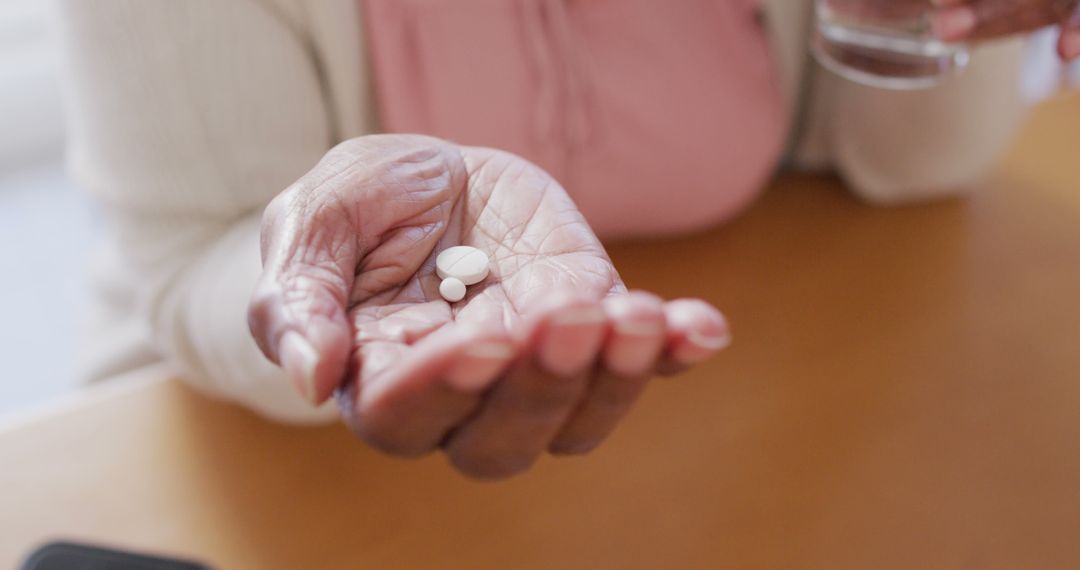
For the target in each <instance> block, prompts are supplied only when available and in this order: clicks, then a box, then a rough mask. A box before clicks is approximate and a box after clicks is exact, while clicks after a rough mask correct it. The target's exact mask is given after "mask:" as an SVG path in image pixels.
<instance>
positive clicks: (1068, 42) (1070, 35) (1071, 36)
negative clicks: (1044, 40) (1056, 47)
mask: <svg viewBox="0 0 1080 570" xmlns="http://www.w3.org/2000/svg"><path fill="white" fill-rule="evenodd" d="M1064 34H1065V35H1064V36H1063V37H1062V38H1061V57H1062V58H1064V59H1065V60H1066V61H1072V60H1074V59H1076V58H1077V57H1080V31H1068V32H1064Z"/></svg>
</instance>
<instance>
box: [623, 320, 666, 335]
mask: <svg viewBox="0 0 1080 570" xmlns="http://www.w3.org/2000/svg"><path fill="white" fill-rule="evenodd" d="M615 332H616V333H618V334H621V335H626V336H650V337H651V336H656V335H658V334H661V333H663V332H664V327H663V326H661V325H658V324H656V323H643V322H633V321H630V322H627V321H619V322H617V323H615Z"/></svg>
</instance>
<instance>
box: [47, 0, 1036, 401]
mask: <svg viewBox="0 0 1080 570" xmlns="http://www.w3.org/2000/svg"><path fill="white" fill-rule="evenodd" d="M809 7H810V2H809V0H767V1H766V9H765V12H766V20H767V23H768V25H769V29H770V32H771V35H772V38H773V41H774V46H775V51H776V54H777V57H778V59H779V67H780V71H781V74H782V78H781V79H782V85H783V87H784V90H785V92H786V94H787V96H788V100H789V102H790V105H791V107H792V109H801V110H802V111H803V112H802V113H795V114H796V115H798V116H801V117H802V120H801V121H800V124H799V127H798V128H797V129H796V131H797V132H798V133H799V135H798V136H797V137H794V139H793V143H792V149H793V156H794V162H795V164H798V165H802V166H812V167H831V168H835V169H836V170H837V171H838V172H839V173H840V174H841V175H842V176H843V177H844V179H845V180H846V181H847V182H848V184H849V185H850V187H851V188H852V190H853V191H854V192H856V193H857V194H859V195H860V196H862V197H864V198H866V199H868V200H871V201H874V202H879V203H892V202H897V201H902V200H909V199H914V198H923V197H929V196H933V195H935V194H938V193H942V192H946V191H951V190H955V189H957V188H962V187H963V186H964V185H965V184H967V183H969V182H970V181H971V180H972V179H974V178H975V177H976V176H977V175H978V174H979V173H980V172H982V171H983V170H984V169H985V168H986V167H987V166H988V165H990V163H991V162H992V161H993V160H994V158H995V157H996V156H997V155H998V154H999V153H1000V151H1001V150H1002V149H1003V148H1004V146H1005V145H1006V144H1007V142H1008V140H1009V138H1010V134H1011V133H1012V131H1013V129H1014V126H1015V125H1016V124H1017V123H1018V121H1019V118H1020V117H1021V116H1022V110H1023V105H1022V103H1021V100H1020V96H1019V89H1018V85H1017V76H1018V73H1019V67H1020V60H1021V51H1022V47H1021V46H1020V44H1019V42H1006V43H1004V44H998V45H996V46H992V47H987V48H982V49H981V50H980V51H979V52H977V53H976V54H975V55H974V61H973V64H972V66H971V69H969V70H968V72H967V73H966V74H965V75H964V76H962V77H961V78H959V79H958V80H956V81H952V82H949V83H948V84H947V86H945V87H942V88H938V89H934V90H930V91H923V92H908V93H900V92H883V91H877V90H873V89H869V88H866V87H861V86H858V85H853V84H851V83H847V82H844V81H842V80H840V79H837V78H835V77H832V76H830V75H828V74H825V73H824V72H819V71H816V70H815V69H814V67H813V66H812V65H807V57H806V49H805V47H804V46H805V45H806V33H807V30H808V29H809ZM59 15H60V23H61V31H62V33H63V37H64V41H65V47H66V49H65V53H66V56H67V63H68V65H67V70H68V85H69V88H70V95H71V96H70V98H69V103H70V105H69V107H70V109H69V111H70V112H69V118H70V133H71V138H70V165H71V168H72V171H73V174H74V176H75V177H76V179H77V181H78V182H79V183H80V184H81V185H82V186H83V187H84V188H85V189H86V190H87V191H89V192H91V193H92V194H93V195H94V196H95V197H96V198H97V199H98V200H99V201H100V203H101V204H103V206H104V210H105V211H106V213H107V216H108V221H109V225H108V227H109V232H108V236H107V238H106V240H105V244H104V245H103V247H102V248H101V252H100V254H99V256H98V257H97V258H96V259H95V260H94V264H93V267H94V286H95V288H96V294H97V300H98V302H97V303H96V304H95V306H94V307H93V310H92V311H91V314H90V322H89V323H88V324H89V328H88V331H89V334H88V335H87V336H86V344H85V351H84V353H85V355H86V356H87V358H85V359H84V360H85V362H86V371H87V376H88V377H89V378H91V379H102V378H108V377H111V376H114V375H117V374H120V373H123V372H129V371H132V370H133V369H136V368H138V367H141V366H146V365H149V364H152V363H158V362H161V361H165V362H167V363H168V364H169V365H170V366H171V367H172V368H173V370H174V371H175V372H176V373H177V374H178V375H180V376H181V377H183V378H185V379H186V380H188V381H189V382H191V383H192V384H193V385H195V386H197V387H198V388H200V389H201V390H203V391H205V392H207V393H209V394H212V395H216V396H218V397H221V398H225V399H228V400H232V401H236V402H240V403H242V404H244V405H246V406H248V407H250V408H253V409H254V410H256V411H258V412H260V413H262V414H264V415H267V416H270V417H274V418H277V419H281V420H286V421H296V422H304V421H318V420H322V419H326V418H330V417H333V415H334V411H333V410H332V409H329V408H327V407H324V408H322V409H320V410H318V411H314V410H311V409H310V408H309V407H308V406H307V405H306V404H305V403H304V402H303V401H302V400H301V399H300V398H299V397H298V396H296V395H295V394H294V393H293V392H292V389H291V388H290V386H289V383H288V382H286V381H285V379H284V376H283V374H282V373H281V372H280V371H279V370H278V369H277V368H276V367H274V366H273V365H272V364H270V363H269V362H267V361H266V360H265V359H264V358H263V357H262V355H261V354H260V353H259V351H258V349H257V348H256V346H255V343H254V342H253V341H252V340H251V339H250V337H249V335H248V331H247V325H246V318H245V312H246V306H247V301H248V295H249V293H250V290H251V288H252V286H253V284H254V283H255V280H256V277H257V275H258V273H259V270H260V265H259V247H258V233H259V221H260V216H261V213H262V209H263V207H264V206H265V205H266V204H267V202H269V200H270V199H271V198H272V197H273V196H274V195H275V194H277V193H278V192H279V191H281V190H283V189H284V188H285V187H286V186H288V185H289V184H290V183H292V182H293V181H294V180H296V179H297V178H298V177H299V176H300V175H301V174H303V173H304V172H306V171H307V170H308V169H309V168H310V167H311V166H312V165H314V163H315V162H316V161H317V160H318V159H319V158H320V157H321V156H322V155H323V153H324V152H326V151H327V150H328V149H329V148H330V147H331V146H332V145H334V144H335V143H336V142H337V141H340V140H342V139H345V138H350V137H355V136H359V135H363V134H365V133H370V132H372V131H373V130H375V128H376V127H375V122H374V118H373V105H372V104H371V95H370V85H369V78H368V77H367V75H366V74H365V73H364V72H363V70H364V69H365V54H364V42H363V41H362V38H361V36H360V33H361V30H362V26H361V22H360V14H359V10H358V7H357V5H356V0H312V1H306V2H305V1H302V0H227V1H220V0H183V1H176V0H97V1H94V2H87V1H85V0H61V3H60V10H59Z"/></svg>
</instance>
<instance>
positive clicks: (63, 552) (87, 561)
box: [22, 542, 211, 570]
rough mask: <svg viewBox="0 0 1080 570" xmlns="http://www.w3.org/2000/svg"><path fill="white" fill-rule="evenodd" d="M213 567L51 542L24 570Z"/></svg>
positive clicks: (201, 569) (194, 569)
mask: <svg viewBox="0 0 1080 570" xmlns="http://www.w3.org/2000/svg"><path fill="white" fill-rule="evenodd" d="M73 569H77V570H211V568H210V567H209V566H206V565H204V564H200V563H198V562H193V561H190V560H179V559H175V558H161V557H158V556H149V555H146V554H135V553H133V552H123V551H120V550H111V549H108V548H101V547H98V546H87V545H84V544H75V543H72V542H50V543H49V544H46V545H44V546H42V547H40V548H38V549H37V550H35V551H33V552H32V553H30V555H29V556H27V557H26V561H25V562H23V565H22V570H73Z"/></svg>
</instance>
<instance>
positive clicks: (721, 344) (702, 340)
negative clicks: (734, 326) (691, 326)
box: [686, 331, 731, 351]
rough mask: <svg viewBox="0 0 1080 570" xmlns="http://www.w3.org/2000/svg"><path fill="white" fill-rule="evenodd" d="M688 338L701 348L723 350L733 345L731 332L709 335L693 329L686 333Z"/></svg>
mask: <svg viewBox="0 0 1080 570" xmlns="http://www.w3.org/2000/svg"><path fill="white" fill-rule="evenodd" d="M686 340H688V341H690V342H691V343H692V344H694V345H695V346H697V347H699V348H703V349H705V350H712V351H717V350H723V349H725V348H727V347H729V346H731V335H729V334H724V335H719V336H709V335H704V334H701V333H699V332H697V331H691V332H690V333H689V334H687V335H686Z"/></svg>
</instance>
